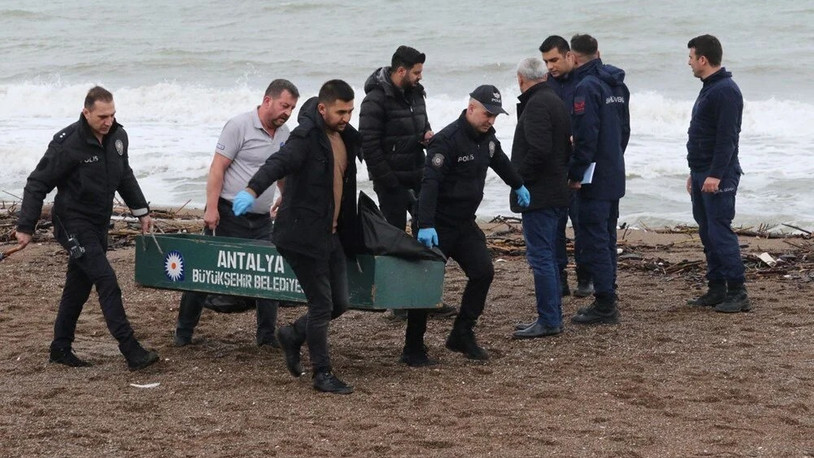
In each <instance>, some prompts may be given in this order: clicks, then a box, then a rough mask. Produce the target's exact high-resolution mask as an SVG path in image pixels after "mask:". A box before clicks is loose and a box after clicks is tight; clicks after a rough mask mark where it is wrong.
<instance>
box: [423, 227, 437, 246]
mask: <svg viewBox="0 0 814 458" xmlns="http://www.w3.org/2000/svg"><path fill="white" fill-rule="evenodd" d="M418 241H419V242H421V243H422V244H424V245H425V246H426V247H427V248H432V247H433V246H436V245H438V233H437V232H435V228H434V227H425V228H424V229H419V230H418Z"/></svg>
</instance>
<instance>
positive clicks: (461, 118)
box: [458, 110, 495, 142]
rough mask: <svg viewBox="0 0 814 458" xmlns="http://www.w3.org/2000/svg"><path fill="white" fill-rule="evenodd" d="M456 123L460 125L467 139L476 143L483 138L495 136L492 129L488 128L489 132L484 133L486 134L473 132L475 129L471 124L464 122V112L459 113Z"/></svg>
mask: <svg viewBox="0 0 814 458" xmlns="http://www.w3.org/2000/svg"><path fill="white" fill-rule="evenodd" d="M458 123H459V124H460V125H461V128H462V129H463V130H464V132H466V135H467V137H469V138H471V139H472V140H475V141H476V142H479V141H481V140H483V139H484V138H485V137H487V136H489V135H494V134H495V128H494V127H490V128H489V130H488V131H486V133H484V134H482V133H480V132H478V131H477V130H475V128H474V127H472V124H469V121H467V120H466V110H464V111H462V112H461V116H459V117H458Z"/></svg>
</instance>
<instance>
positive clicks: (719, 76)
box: [701, 67, 732, 86]
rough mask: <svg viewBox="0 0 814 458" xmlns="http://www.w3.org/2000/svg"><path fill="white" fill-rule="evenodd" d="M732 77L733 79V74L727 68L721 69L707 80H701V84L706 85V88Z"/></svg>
mask: <svg viewBox="0 0 814 458" xmlns="http://www.w3.org/2000/svg"><path fill="white" fill-rule="evenodd" d="M731 77H732V73H729V72H728V71H726V67H721V68H720V69H719V70H718V71H717V72H715V73H713V74H711V75H709V76H708V77H706V78H705V79H703V80H701V82H703V83H704V86H707V85H709V84H712V83H714V82H716V81H720V80H722V79H725V78H731Z"/></svg>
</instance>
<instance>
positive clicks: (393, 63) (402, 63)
mask: <svg viewBox="0 0 814 458" xmlns="http://www.w3.org/2000/svg"><path fill="white" fill-rule="evenodd" d="M425 60H427V56H426V55H425V54H424V53H423V52H418V50H417V49H415V48H411V47H409V46H399V47H398V49H396V52H394V53H393V58H392V59H390V71H391V72H394V71H396V70H397V69H398V68H399V67H404V68H406V69H407V70H409V69H411V68H413V66H415V64H423V63H424V61H425Z"/></svg>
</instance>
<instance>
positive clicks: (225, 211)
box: [173, 79, 300, 347]
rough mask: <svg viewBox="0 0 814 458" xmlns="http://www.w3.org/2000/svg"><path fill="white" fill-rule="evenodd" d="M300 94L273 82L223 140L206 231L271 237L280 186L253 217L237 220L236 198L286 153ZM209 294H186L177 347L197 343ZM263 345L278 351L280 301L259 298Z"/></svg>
mask: <svg viewBox="0 0 814 458" xmlns="http://www.w3.org/2000/svg"><path fill="white" fill-rule="evenodd" d="M299 96H300V94H299V91H298V90H297V88H296V86H294V85H293V84H292V83H291V82H290V81H288V80H284V79H276V80H274V81H272V82H271V84H269V86H268V88H267V89H266V93H265V95H264V96H263V103H262V104H260V106H258V107H257V109H255V110H252V111H249V112H247V113H243V114H241V115H238V116H235V117H234V118H232V119H230V120H229V121H228V122H227V123H226V126H225V127H224V128H223V132H221V134H220V138H218V145H217V148H216V149H215V156H214V158H213V159H212V165H211V166H210V168H209V177H208V178H207V180H206V210H205V211H204V223H205V224H206V228H205V229H204V232H205V233H207V234H209V235H216V236H223V237H240V238H247V239H261V240H270V239H271V227H272V221H271V217H270V215H269V210H270V208H271V207H272V205H273V204H274V195H275V189H276V188H275V187H274V186H270V187H269V188H268V189H267V190H266V192H264V193H263V194H262V195H260V196H259V197H258V198H257V200H256V201H255V203H254V205H253V206H252V208H250V209H249V211H248V213H246V214H244V215H241V216H235V214H234V213H233V212H232V200H233V199H234V197H235V194H237V193H238V192H240V191H242V190H243V189H245V188H246V185H247V184H248V183H249V179H250V178H251V177H252V176H253V175H254V173H255V172H257V169H259V168H260V166H261V165H263V164H264V163H265V162H266V159H268V157H269V156H271V155H272V154H274V153H276V152H277V151H279V150H280V147H281V146H283V144H284V143H285V142H286V140H288V135H289V129H288V127H287V126H285V122H286V121H288V118H289V117H290V116H291V112H292V111H293V110H294V108H295V107H296V105H297V100H298V99H299ZM206 298H207V295H206V294H203V293H195V292H186V293H184V294H183V295H182V296H181V304H180V306H179V308H178V323H177V325H176V328H175V338H174V339H173V343H174V344H175V346H178V347H183V346H185V345H188V344H190V343H191V342H192V333H193V331H194V330H195V326H196V325H197V324H198V320H199V319H200V317H201V312H202V311H203V307H204V301H205V300H206ZM256 306H257V335H256V337H257V345H259V346H272V347H277V346H278V344H277V339H276V337H275V336H274V330H275V326H276V323H277V302H276V301H272V300H267V299H257V301H256Z"/></svg>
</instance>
